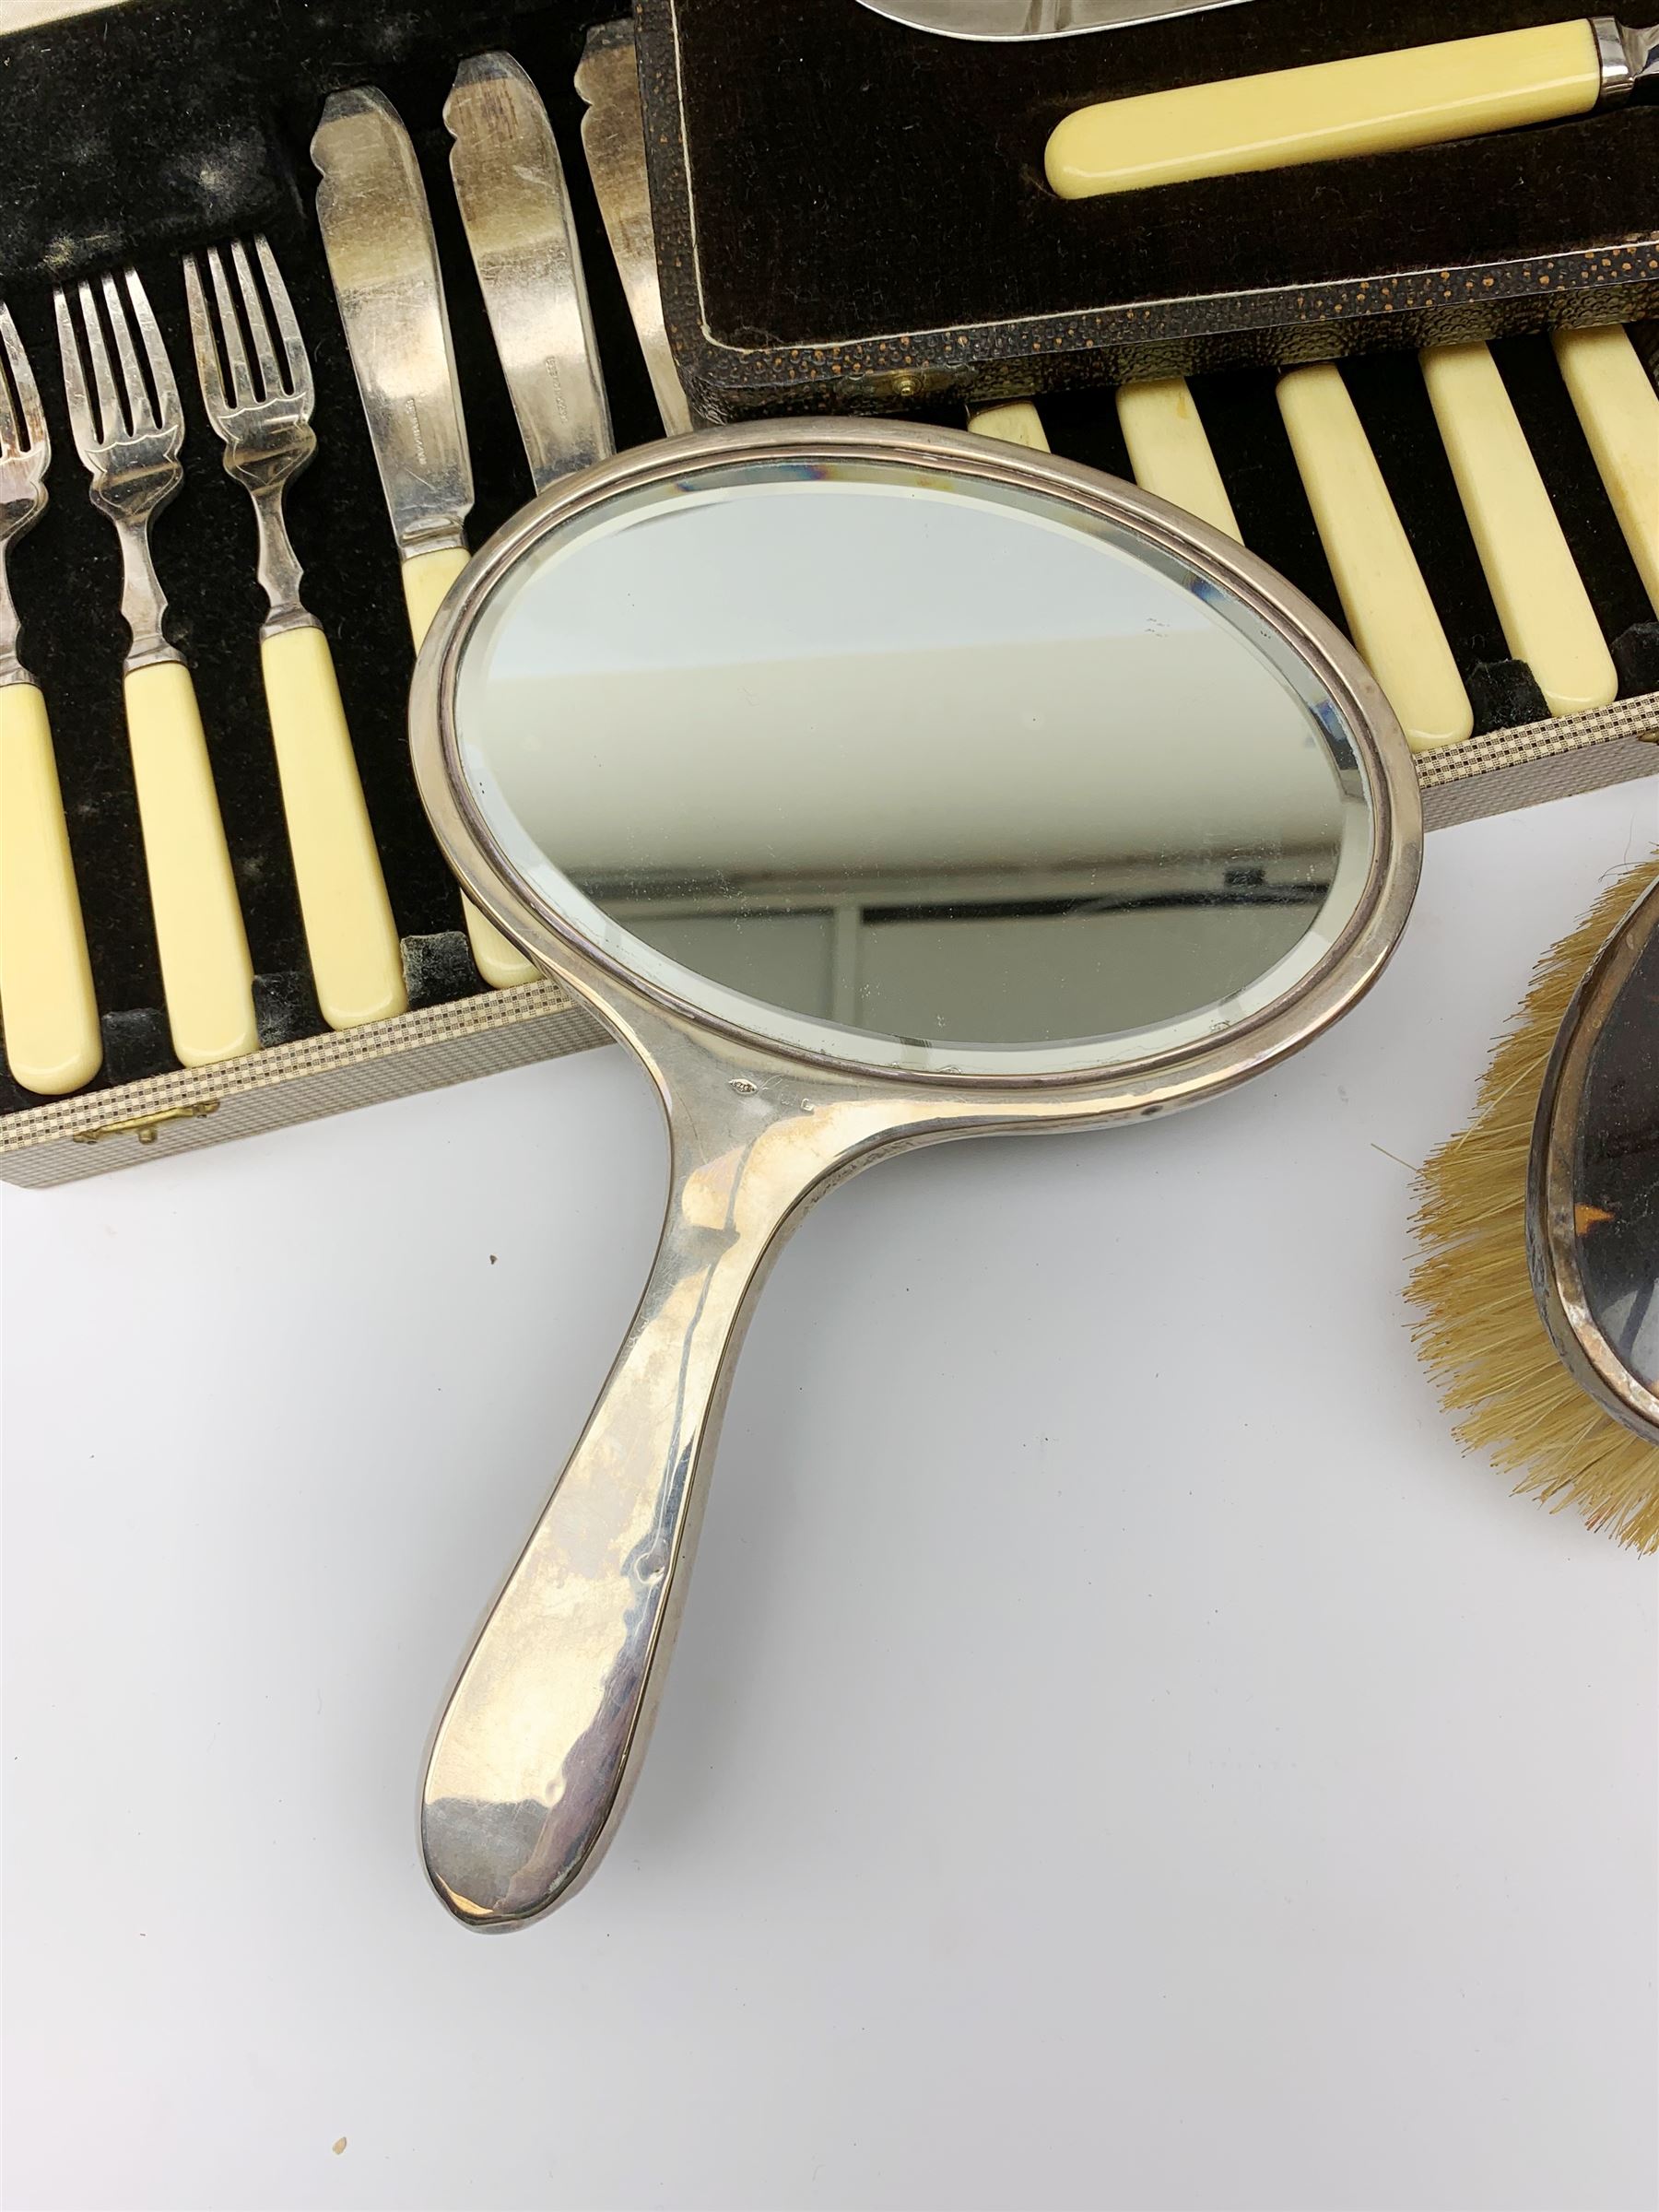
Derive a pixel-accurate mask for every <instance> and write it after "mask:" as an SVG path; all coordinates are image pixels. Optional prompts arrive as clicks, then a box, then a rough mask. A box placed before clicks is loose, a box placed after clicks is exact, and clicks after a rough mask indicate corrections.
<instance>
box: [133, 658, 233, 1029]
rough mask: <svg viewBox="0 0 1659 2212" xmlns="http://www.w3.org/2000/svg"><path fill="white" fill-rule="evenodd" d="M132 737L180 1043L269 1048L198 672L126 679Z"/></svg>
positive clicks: (164, 979)
mask: <svg viewBox="0 0 1659 2212" xmlns="http://www.w3.org/2000/svg"><path fill="white" fill-rule="evenodd" d="M125 691H126V720H127V738H128V741H129V743H130V744H131V746H132V750H133V776H134V780H135V782H136V784H137V786H138V818H139V821H140V824H141V826H142V828H143V831H144V865H145V867H146V869H147V872H148V876H149V892H150V907H151V910H152V912H153V913H154V916H155V923H156V943H157V947H158V949H159V952H160V955H161V986H162V989H163V991H164V992H165V994H166V997H167V1020H168V1026H169V1028H170V1029H171V1032H172V1047H173V1051H174V1052H175V1053H177V1054H178V1056H179V1058H180V1059H181V1060H182V1062H183V1064H184V1065H185V1066H186V1067H203V1066H206V1065H210V1064H211V1063H213V1062H214V1061H218V1060H235V1059H240V1058H241V1055H242V1054H243V1053H253V1052H257V1051H258V1049H259V1030H258V1025H257V1024H256V1022H255V1020H254V1018H253V960H252V959H251V958H250V957H249V953H248V936H247V932H246V930H245V929H244V928H243V927H242V917H241V906H240V905H239V904H238V902H237V897H236V878H235V876H234V875H233V873H232V872H231V867H230V853H229V848H228V846H227V845H226V843H225V825H224V823H223V822H222V821H221V820H220V818H219V808H218V794H217V792H216V791H215V790H214V788H213V771H212V769H211V767H210V766H209V765H208V760H207V741H206V737H205V735H203V731H202V717H201V714H200V713H199V712H198V711H197V708H196V699H195V687H194V685H193V684H192V682H191V680H190V671H189V669H188V668H186V667H184V666H183V665H182V663H181V662H178V661H162V662H158V663H156V664H154V665H151V666H150V667H147V668H135V669H134V670H133V671H132V672H131V674H130V675H129V676H128V677H127V678H126V684H125Z"/></svg>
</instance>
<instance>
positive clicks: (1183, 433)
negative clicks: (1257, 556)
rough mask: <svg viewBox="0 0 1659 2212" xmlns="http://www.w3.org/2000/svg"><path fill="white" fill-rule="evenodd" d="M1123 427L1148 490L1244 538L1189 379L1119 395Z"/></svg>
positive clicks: (1156, 380)
mask: <svg viewBox="0 0 1659 2212" xmlns="http://www.w3.org/2000/svg"><path fill="white" fill-rule="evenodd" d="M1117 417H1118V427H1119V429H1121V430H1122V431H1123V433H1124V445H1125V446H1126V447H1127V448H1128V450H1129V465H1130V467H1131V468H1132V469H1133V470H1134V471H1135V482H1136V483H1137V484H1138V485H1139V486H1140V488H1141V489H1142V490H1143V491H1150V492H1155V493H1156V494H1157V496H1158V497H1159V499H1160V500H1169V501H1170V502H1171V505H1172V506H1176V507H1183V508H1184V509H1185V510H1186V512H1187V513H1188V514H1195V515H1196V516H1197V517H1198V520H1199V521H1200V522H1201V523H1208V524H1209V525H1210V527H1211V529H1212V530H1225V531H1226V533H1227V535H1228V536H1229V537H1238V536H1239V535H1240V531H1239V524H1238V519H1237V517H1236V516H1235V515H1234V513H1233V511H1232V501H1231V500H1230V499H1229V498H1228V496H1227V487H1226V485H1225V484H1224V483H1223V482H1222V481H1221V471H1220V469H1219V468H1218V467H1217V465H1216V455H1215V450H1214V448H1213V447H1212V446H1211V444H1210V441H1209V437H1208V434H1207V432H1206V429H1205V427H1204V423H1203V420H1202V418H1200V416H1199V413H1198V408H1197V406H1196V403H1195V402H1194V398H1193V394H1192V392H1191V390H1190V388H1189V386H1188V384H1187V381H1186V379H1185V377H1184V376H1159V377H1149V378H1147V381H1146V382H1144V383H1138V384H1124V386H1123V388H1122V390H1121V391H1120V392H1119V393H1118V395H1117Z"/></svg>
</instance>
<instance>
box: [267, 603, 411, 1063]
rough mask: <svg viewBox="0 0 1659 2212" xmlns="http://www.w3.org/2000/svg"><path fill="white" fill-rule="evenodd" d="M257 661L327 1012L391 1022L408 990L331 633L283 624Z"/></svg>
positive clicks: (333, 1023)
mask: <svg viewBox="0 0 1659 2212" xmlns="http://www.w3.org/2000/svg"><path fill="white" fill-rule="evenodd" d="M260 664H261V666H262V668H263V670H264V674H265V705H266V708H267V709H268V711H269V713H270V718H271V736H272V739H273V741H274V742H275V745H276V747H277V774H278V776H279V777H280V779H281V782H282V811H283V814H284V817H285V818H286V819H287V822H288V846H289V849H290V851H291V852H292V853H293V856H294V877H295V881H296V882H297V884H298V885H299V888H300V912H301V914H302V915H303V916H304V920H305V943H306V949H307V950H308V952H309V953H310V955H311V966H312V980H313V981H314V982H315V984H316V987H317V1001H318V1004H319V1005H320V1006H322V1008H323V1018H324V1021H326V1022H327V1024H328V1026H329V1027H330V1029H334V1030H349V1029H354V1028H356V1027H357V1025H358V1024H359V1023H360V1022H365V1021H385V1020H388V1019H390V1018H391V1017H392V1016H393V1015H394V1014H402V1013H404V1012H405V1011H406V1008H407V1006H408V1004H409V994H408V992H407V989H406V986H405V983H404V971H403V955H402V953H401V952H400V950H399V949H398V942H397V924H396V923H395V922H394V920H393V918H392V902H391V900H390V899H388V898H387V896H386V881H385V877H383V876H382V873H381V865H380V854H379V853H378V852H377V851H376V850H375V843H374V831H373V830H372V829H371V827H370V822H369V809H368V807H367V806H365V805H364V803H363V786H362V782H361V781H360V780H359V775H358V767H357V760H356V758H355V756H354V755H353V753H352V749H351V733H350V731H349V730H348V729H347V726H346V710H345V707H344V706H343V705H342V704H341V700H340V687H339V684H338V682H337V681H336V679H335V667H334V661H333V658H332V656H331V655H330V653H329V650H328V640H327V639H326V638H325V637H324V634H323V632H322V631H321V630H320V629H317V628H316V627H315V626H314V625H312V624H307V625H306V627H305V628H304V629H288V630H283V631H281V632H280V633H279V634H278V635H277V636H276V637H273V638H266V639H265V640H264V641H263V642H262V643H261V646H260Z"/></svg>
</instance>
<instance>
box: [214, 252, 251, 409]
mask: <svg viewBox="0 0 1659 2212" xmlns="http://www.w3.org/2000/svg"><path fill="white" fill-rule="evenodd" d="M207 273H208V275H209V276H210V277H212V278H213V296H214V298H215V299H216V300H218V321H219V341H220V343H221V344H222V345H223V347H224V348H225V359H226V360H227V361H229V364H230V391H231V395H232V397H233V398H234V400H235V403H236V405H237V406H239V407H251V406H253V378H252V376H251V375H250V373H249V370H248V349H247V347H245V346H244V345H243V344H242V335H241V324H240V323H238V321H237V319H236V302H235V300H233V299H232V298H231V296H230V287H229V283H228V282H227V281H226V277H225V265H224V262H223V261H222V260H221V259H220V256H219V250H218V247H217V246H209V247H208V249H207Z"/></svg>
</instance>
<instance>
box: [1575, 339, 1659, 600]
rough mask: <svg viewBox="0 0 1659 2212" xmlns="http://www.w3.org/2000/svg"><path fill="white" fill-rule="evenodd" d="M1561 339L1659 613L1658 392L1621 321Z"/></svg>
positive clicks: (1589, 431) (1611, 494) (1579, 402)
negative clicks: (1620, 325)
mask: <svg viewBox="0 0 1659 2212" xmlns="http://www.w3.org/2000/svg"><path fill="white" fill-rule="evenodd" d="M1554 345H1555V357H1556V359H1557V361H1558V363H1559V366H1560V371H1561V375H1562V378H1563V379H1564V381H1565V382H1566V385H1567V390H1568V392H1569V394H1571V400H1572V404H1573V406H1574V408H1575V409H1576V410H1577V413H1578V418H1579V421H1580V422H1581V423H1582V424H1583V430H1584V436H1585V437H1586V438H1587V439H1588V440H1589V441H1590V451H1591V453H1593V454H1594V457H1595V465H1596V467H1597V468H1598V469H1599V470H1600V472H1601V480H1602V482H1603V483H1604V484H1605V485H1606V489H1607V497H1608V499H1609V500H1611V501H1612V502H1613V512H1614V513H1615V514H1616V515H1617V516H1618V526H1619V528H1620V529H1621V530H1622V531H1623V532H1624V534H1625V542H1626V544H1627V545H1628V546H1629V547H1630V556H1631V559H1633V560H1634V561H1635V563H1636V566H1637V569H1638V570H1639V571H1640V572H1641V581H1642V583H1643V584H1644V585H1645V586H1646V589H1647V595H1648V597H1649V598H1650V599H1651V600H1652V601H1653V611H1654V613H1655V614H1659V392H1655V391H1654V389H1653V380H1652V379H1651V378H1650V377H1649V375H1648V372H1647V371H1646V370H1645V369H1644V368H1643V367H1642V365H1641V356H1640V355H1639V354H1638V353H1637V351H1636V348H1635V347H1634V346H1632V345H1631V343H1630V335H1629V334H1628V333H1627V332H1625V331H1623V330H1621V329H1620V328H1619V327H1618V324H1617V323H1608V324H1604V325H1603V326H1602V327H1601V328H1600V329H1599V330H1558V331H1557V332H1556V333H1555V335H1554Z"/></svg>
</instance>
